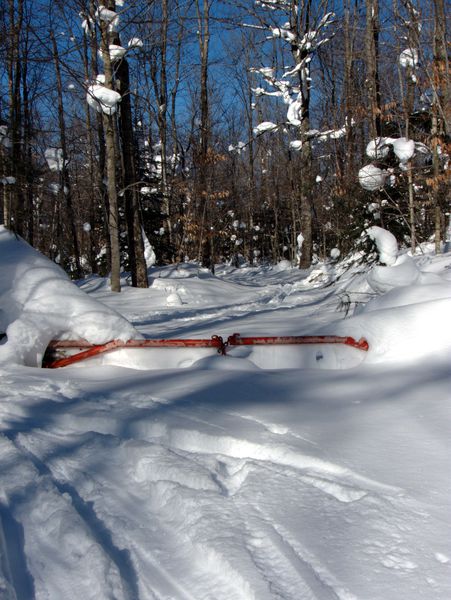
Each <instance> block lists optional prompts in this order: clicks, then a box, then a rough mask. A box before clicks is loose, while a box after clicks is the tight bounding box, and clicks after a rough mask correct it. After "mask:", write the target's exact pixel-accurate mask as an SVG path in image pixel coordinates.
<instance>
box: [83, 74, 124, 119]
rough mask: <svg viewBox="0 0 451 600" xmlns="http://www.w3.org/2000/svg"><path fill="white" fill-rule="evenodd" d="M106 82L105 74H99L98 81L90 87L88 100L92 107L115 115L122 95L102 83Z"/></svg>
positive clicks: (87, 95)
mask: <svg viewBox="0 0 451 600" xmlns="http://www.w3.org/2000/svg"><path fill="white" fill-rule="evenodd" d="M104 82H105V76H104V75H98V76H97V78H96V83H94V84H92V85H90V86H89V87H88V91H87V94H86V101H87V103H88V104H89V106H90V107H91V108H94V109H95V110H96V111H97V112H103V113H104V114H106V115H114V113H115V112H116V110H117V105H118V103H119V102H120V101H121V95H120V94H119V93H118V92H116V91H114V90H110V89H109V88H107V87H105V86H104V85H102V83H104Z"/></svg>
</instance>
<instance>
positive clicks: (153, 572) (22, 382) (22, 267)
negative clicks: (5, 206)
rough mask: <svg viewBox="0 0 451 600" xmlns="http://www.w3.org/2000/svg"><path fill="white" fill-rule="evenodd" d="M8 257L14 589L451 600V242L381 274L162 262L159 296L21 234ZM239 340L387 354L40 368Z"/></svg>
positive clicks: (40, 595) (3, 546)
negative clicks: (51, 355)
mask: <svg viewBox="0 0 451 600" xmlns="http://www.w3.org/2000/svg"><path fill="white" fill-rule="evenodd" d="M401 259H402V260H401ZM402 265H406V266H404V267H403V266H402ZM348 267H349V268H348ZM0 270H1V275H0V304H1V309H2V311H3V313H2V319H1V323H2V328H3V329H2V330H4V331H5V330H6V332H7V334H8V338H7V339H4V340H3V341H2V342H0V375H1V380H2V386H1V391H0V398H1V399H0V423H1V434H0V469H1V473H2V485H1V492H0V516H1V525H2V527H1V528H0V597H1V598H2V599H3V598H5V599H7V600H12V599H14V600H33V599H39V600H41V599H44V598H45V599H50V600H66V599H67V600H69V599H70V600H72V599H74V600H75V599H77V600H78V599H80V598H83V599H84V600H85V599H93V600H94V599H95V600H99V599H112V598H115V599H118V600H119V599H127V600H129V599H135V600H138V599H139V600H148V599H149V600H150V599H152V600H153V599H158V600H162V599H165V600H169V599H172V600H188V599H189V600H204V599H205V600H207V599H208V600H213V599H214V600H223V599H224V600H234V599H237V600H254V599H255V600H269V599H271V600H272V599H283V600H304V599H305V600H308V599H315V600H336V599H339V600H351V599H358V600H391V599H393V600H395V599H396V600H399V599H409V600H425V599H434V600H445V599H446V600H447V599H448V598H449V597H451V577H450V575H451V562H450V558H451V525H450V520H449V515H450V514H451V512H450V511H451V506H450V504H451V501H450V497H449V487H450V471H449V455H450V439H451V435H450V434H451V431H450V429H451V426H450V417H451V406H450V400H451V393H450V390H451V385H450V384H451V372H450V368H449V358H450V350H451V331H450V328H449V325H448V322H449V313H450V309H451V291H450V287H451V282H450V280H451V254H450V253H448V254H444V255H441V256H438V257H435V256H433V255H432V254H430V253H428V251H427V248H426V249H425V253H424V254H421V255H418V256H416V257H414V258H410V257H409V256H408V255H406V254H403V253H401V255H400V256H399V257H398V258H397V259H396V261H395V263H394V265H393V266H390V267H384V266H378V267H375V268H373V269H372V271H371V274H370V276H369V277H368V272H367V269H363V268H361V272H358V271H359V269H357V268H356V267H350V265H349V263H348V264H346V261H343V262H341V263H333V262H331V263H328V264H323V265H317V266H316V267H315V268H312V269H311V271H309V272H305V271H304V272H302V271H299V270H298V269H291V268H287V265H286V264H284V263H283V264H281V265H279V266H275V267H272V268H262V267H261V268H242V269H238V270H236V269H232V268H230V267H220V268H218V270H217V275H216V276H212V275H211V274H210V273H209V272H207V271H205V270H203V269H200V268H198V267H197V266H196V265H192V264H185V265H179V266H178V267H175V266H174V267H167V268H155V267H154V268H152V269H151V271H150V273H151V276H152V278H153V279H152V286H151V287H150V288H149V290H136V289H132V288H127V287H125V288H124V291H123V293H121V294H112V293H111V292H110V291H109V288H108V284H107V282H106V281H105V280H104V279H101V278H97V277H91V278H88V279H87V280H85V281H82V282H80V283H79V285H78V288H77V287H76V286H75V285H73V284H71V283H70V282H69V281H68V280H67V278H65V276H64V275H63V274H62V273H61V272H60V271H59V269H58V268H57V267H55V266H54V265H52V264H51V263H49V262H48V261H46V259H44V258H43V257H41V256H39V255H37V254H36V253H35V252H34V251H33V250H32V249H30V248H29V247H28V246H26V245H25V244H24V243H23V242H20V241H18V240H16V239H15V238H14V237H13V236H11V235H10V234H9V233H8V232H6V231H5V230H4V229H3V230H1V231H0ZM407 273H409V274H410V275H409V276H410V279H409V284H408V285H404V286H402V287H399V286H398V285H397V282H399V281H401V282H405V281H406V277H407ZM412 273H414V275H415V276H412ZM124 283H125V282H124ZM370 284H372V285H370ZM381 285H383V286H385V287H384V293H381V290H380V286H381ZM378 286H379V287H378ZM374 288H376V289H377V290H378V291H375V289H374ZM84 292H86V294H84ZM175 294H176V295H177V296H178V298H179V299H180V302H178V303H176V304H173V302H172V301H171V300H170V298H171V296H172V297H174V295H175ZM100 302H101V303H103V304H100ZM105 305H108V307H109V308H106V307H105ZM340 306H341V307H342V310H337V309H339V308H340ZM46 307H48V308H47V310H46ZM344 308H346V309H348V310H347V311H346V310H344ZM353 313H354V314H353ZM120 315H123V317H125V319H127V320H128V322H129V323H131V325H130V324H129V323H128V322H127V320H125V319H124V318H123V317H121V316H120ZM237 331H238V332H240V333H241V334H242V335H245V334H248V335H252V334H255V335H264V334H268V335H277V334H280V335H290V334H310V333H330V334H339V335H353V336H354V337H356V338H357V339H358V338H359V337H361V336H362V335H363V336H365V337H366V338H367V339H368V341H369V344H370V350H369V352H368V353H362V352H361V351H358V350H354V349H348V348H343V349H342V351H340V350H339V349H338V348H335V349H334V350H333V352H332V351H331V350H330V349H329V348H322V349H320V352H321V354H322V356H318V348H311V349H308V350H305V349H304V350H300V349H299V348H294V347H281V348H271V349H267V348H265V349H260V350H259V353H256V352H255V351H246V349H242V348H236V349H234V350H233V351H232V352H231V354H232V355H229V356H227V357H222V356H218V355H215V354H214V353H212V354H211V353H209V354H208V356H207V354H206V353H205V352H203V351H201V350H194V351H193V350H190V351H187V350H181V351H172V350H171V351H169V354H164V353H165V352H166V350H161V351H157V354H155V353H154V355H153V357H152V358H151V359H149V358H141V359H140V360H141V361H142V363H141V365H140V366H141V367H144V366H147V367H150V368H149V370H136V369H132V368H125V367H124V366H118V364H113V363H114V362H116V363H120V364H122V365H123V364H126V363H125V362H124V361H128V363H129V364H131V361H132V359H130V356H126V353H125V351H122V352H123V354H122V357H121V356H120V355H117V358H116V359H113V358H112V356H113V355H110V356H109V357H108V358H107V355H105V360H104V361H103V362H104V363H105V364H103V365H100V364H95V363H93V362H91V363H90V364H88V363H86V365H85V366H82V367H70V368H65V369H57V370H46V369H41V368H38V367H37V366H26V365H31V364H33V361H35V364H38V363H39V360H40V357H41V356H42V353H43V351H44V350H45V346H46V344H47V343H48V340H49V339H50V337H55V336H61V335H63V336H65V337H71V335H72V337H79V336H83V337H87V338H90V337H91V341H104V340H105V339H108V338H109V337H116V336H119V337H122V339H127V338H128V337H135V336H136V335H138V333H136V332H139V333H140V334H143V335H146V336H150V337H209V336H210V335H212V334H214V333H216V334H221V335H225V337H227V335H229V334H231V333H234V332H237ZM177 352H179V353H180V354H183V357H179V358H177V357H176V356H175V354H176V353H177ZM257 354H258V355H257ZM146 362H147V363H150V364H146ZM108 363H109V364H108ZM179 363H181V364H180V368H177V369H176V368H167V367H170V366H171V365H175V364H179ZM277 365H278V366H279V367H287V368H274V367H275V366H277ZM306 365H308V367H309V368H306Z"/></svg>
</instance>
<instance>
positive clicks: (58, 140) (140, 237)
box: [0, 0, 451, 291]
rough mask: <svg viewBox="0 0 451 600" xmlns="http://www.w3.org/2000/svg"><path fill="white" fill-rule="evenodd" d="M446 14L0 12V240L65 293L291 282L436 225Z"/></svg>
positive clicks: (292, 4) (212, 6) (376, 2)
mask: <svg viewBox="0 0 451 600" xmlns="http://www.w3.org/2000/svg"><path fill="white" fill-rule="evenodd" d="M447 18H449V17H448V15H447V13H446V7H445V2H444V0H422V1H414V0H387V1H383V0H362V1H355V0H354V1H351V0H343V1H341V2H338V1H335V0H330V1H329V0H317V1H315V0H297V1H296V0H260V1H257V2H251V1H248V2H247V1H245V0H242V1H241V2H231V1H230V2H228V1H227V0H159V1H158V2H157V1H147V2H146V1H139V0H138V1H134V2H131V1H128V2H124V1H120V2H119V1H117V2H112V1H105V2H103V3H101V2H95V1H93V0H88V1H85V0H65V1H64V2H63V1H58V0H56V1H52V2H46V1H43V0H7V1H6V0H5V2H4V3H2V7H1V8H0V53H1V58H2V60H1V66H0V79H1V87H0V94H1V95H0V222H2V223H4V224H5V225H6V226H7V227H8V228H10V229H11V230H13V231H15V232H16V233H18V234H19V235H21V236H23V237H24V238H25V239H26V240H27V241H28V242H29V243H30V244H31V245H33V246H34V247H35V248H37V249H39V250H40V251H41V252H43V253H44V254H46V255H47V256H49V257H50V258H52V259H53V260H54V261H56V262H57V263H59V264H61V266H62V267H63V268H64V269H65V270H66V271H67V272H68V273H70V274H71V276H72V277H74V278H79V277H82V276H84V275H87V274H90V273H99V274H102V275H103V274H106V273H111V287H112V290H113V291H120V288H121V272H124V271H127V272H129V273H130V283H131V284H132V285H134V286H138V287H146V286H147V285H148V282H147V267H148V266H149V264H151V263H152V262H154V261H155V260H156V261H157V263H159V264H167V263H172V262H176V261H184V260H197V261H199V262H200V263H201V264H203V265H204V266H207V267H209V268H210V269H212V270H214V265H215V264H216V263H218V262H221V261H227V262H231V263H232V264H234V265H236V266H239V265H241V264H262V263H275V262H278V261H280V260H283V259H286V260H289V261H291V262H292V263H293V264H298V265H299V266H300V267H301V268H307V267H309V266H310V265H311V264H312V262H315V261H318V260H324V259H326V258H328V259H332V260H334V259H337V258H338V256H339V255H340V254H341V255H344V254H347V253H349V252H350V251H352V250H353V249H354V248H356V246H357V247H360V248H361V247H362V242H363V241H364V238H362V232H363V231H364V230H365V229H366V228H368V227H369V226H371V225H378V226H380V227H383V228H386V229H388V230H389V231H391V232H392V233H393V234H394V235H395V236H396V238H397V239H398V241H399V242H400V243H401V244H404V245H407V246H410V247H411V249H412V251H413V252H415V251H416V250H417V249H418V248H419V244H420V243H421V242H423V241H425V240H435V245H436V251H437V252H440V250H441V248H442V241H443V240H444V238H445V231H446V228H447V222H448V217H449V212H448V211H449V199H448V194H449V153H450V129H449V128H450V116H451V102H450V98H451V96H450V94H451V92H450V85H451V84H450V79H449V55H448V49H449V42H448V41H447V40H448V38H447V27H448V28H449V24H448V23H447Z"/></svg>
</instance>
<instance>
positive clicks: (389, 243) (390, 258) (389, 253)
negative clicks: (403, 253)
mask: <svg viewBox="0 0 451 600" xmlns="http://www.w3.org/2000/svg"><path fill="white" fill-rule="evenodd" d="M366 233H367V234H368V237H369V238H370V239H372V240H373V242H374V243H375V244H376V247H377V251H378V253H379V260H380V261H381V263H385V264H386V265H388V266H391V265H394V264H395V262H396V259H397V257H398V242H397V241H396V238H395V236H394V235H393V234H392V233H390V232H389V231H387V230H386V229H382V227H378V226H377V225H374V226H373V227H369V228H368V229H367V230H366Z"/></svg>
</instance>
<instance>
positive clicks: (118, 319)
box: [0, 226, 141, 366]
mask: <svg viewBox="0 0 451 600" xmlns="http://www.w3.org/2000/svg"><path fill="white" fill-rule="evenodd" d="M0 256H1V257H2V261H1V263H0V273H1V277H0V305H1V307H2V310H1V313H0V329H1V332H4V333H6V334H7V341H6V343H3V344H2V345H1V346H0V363H1V362H9V363H15V364H23V365H26V366H40V364H41V361H42V357H43V354H44V352H45V349H46V348H47V345H48V343H49V341H50V340H51V339H61V338H65V339H70V338H83V339H86V340H88V341H89V342H91V343H93V344H103V343H105V342H108V341H109V340H112V339H120V340H124V341H126V340H128V339H130V338H133V337H141V336H140V335H139V334H138V333H137V332H136V330H135V329H134V327H132V325H130V323H129V322H128V321H127V320H126V319H125V318H124V317H122V316H121V315H119V313H117V312H116V311H115V310H113V309H112V308H109V307H107V306H105V305H104V304H102V303H101V302H99V301H98V300H95V299H94V298H92V297H89V296H87V295H86V294H85V293H84V292H83V291H82V290H80V289H78V288H77V286H75V285H74V284H73V283H72V282H71V281H70V280H69V279H68V278H67V275H66V274H65V273H64V271H62V270H61V269H60V267H58V266H57V265H55V264H54V263H52V262H51V261H50V260H49V259H47V258H46V257H44V256H43V255H42V254H40V253H39V252H37V251H36V250H34V249H33V248H32V247H31V246H29V245H28V244H27V243H26V242H24V241H23V240H21V239H20V238H18V237H15V236H14V235H13V234H11V233H10V232H9V231H8V230H7V229H6V228H5V227H4V226H0Z"/></svg>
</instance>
